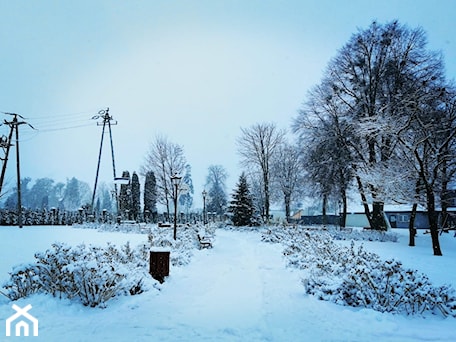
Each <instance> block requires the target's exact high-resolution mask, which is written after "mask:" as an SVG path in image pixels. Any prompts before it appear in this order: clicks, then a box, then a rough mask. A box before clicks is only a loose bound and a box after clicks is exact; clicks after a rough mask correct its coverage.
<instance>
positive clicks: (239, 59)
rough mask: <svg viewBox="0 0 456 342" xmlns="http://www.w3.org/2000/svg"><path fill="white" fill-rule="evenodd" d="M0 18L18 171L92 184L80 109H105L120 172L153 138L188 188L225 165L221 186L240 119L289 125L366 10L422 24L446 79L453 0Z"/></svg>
mask: <svg viewBox="0 0 456 342" xmlns="http://www.w3.org/2000/svg"><path fill="white" fill-rule="evenodd" d="M0 17H1V18H0V56H1V63H0V80H1V82H2V87H1V91H0V111H8V112H16V113H19V114H22V115H23V116H25V117H27V118H28V122H30V123H31V124H32V125H34V126H35V127H37V128H39V129H40V131H39V132H38V133H36V132H32V131H31V130H29V129H27V128H26V127H24V126H21V136H22V139H21V141H22V143H21V156H22V157H21V162H22V166H23V168H22V175H23V176H30V177H32V178H34V179H36V178H40V177H52V178H54V179H56V180H63V181H64V180H65V178H66V177H72V176H75V177H77V178H79V179H82V180H85V181H87V182H88V183H89V184H90V185H91V186H93V181H94V177H95V169H96V161H97V156H98V148H99V140H100V134H101V129H100V127H97V126H96V123H95V122H94V121H91V120H90V118H91V117H92V116H93V115H95V114H96V113H97V112H98V110H100V109H104V108H106V107H110V112H111V114H112V115H113V116H114V119H116V120H118V122H119V124H118V125H117V126H115V127H113V135H114V145H115V150H116V164H117V173H118V174H119V175H120V173H121V172H122V170H129V171H130V172H132V171H135V170H136V171H139V169H140V165H141V164H142V162H143V158H144V155H145V153H146V151H147V149H148V146H149V143H150V142H151V141H152V140H153V139H154V137H155V135H156V134H164V135H166V136H168V137H169V139H170V140H172V141H173V142H175V143H178V144H181V145H183V146H184V149H185V153H186V156H187V159H188V162H189V163H190V164H191V166H192V170H193V181H194V186H195V192H196V194H197V195H198V196H199V194H200V193H201V191H202V190H203V184H204V181H205V176H206V173H207V168H208V166H209V165H211V164H221V165H223V166H224V167H225V168H226V169H227V171H228V173H229V176H230V178H229V181H228V190H229V191H231V188H232V187H233V186H234V184H235V182H236V181H237V178H238V176H239V173H240V170H239V165H238V161H239V159H238V156H237V153H236V145H235V140H236V138H237V137H238V136H239V133H240V127H247V126H250V125H252V124H254V123H258V122H263V121H268V122H270V121H273V122H275V123H277V125H278V126H279V127H283V128H288V127H289V125H290V123H291V120H292V118H293V117H294V116H295V115H296V111H297V110H298V109H299V107H300V104H301V103H302V101H303V100H304V99H305V97H306V92H307V91H308V90H309V89H310V88H311V87H312V86H313V85H315V84H316V83H318V82H319V81H320V78H321V75H322V72H323V70H324V68H325V66H326V65H327V63H328V61H329V60H330V58H332V57H334V56H335V55H336V53H337V50H338V49H339V48H341V47H342V46H343V45H344V44H345V43H346V42H347V41H348V39H349V38H350V36H351V34H353V33H354V32H355V31H356V30H357V28H366V27H367V26H368V25H369V24H370V23H371V22H372V20H377V21H379V22H382V23H384V22H386V21H391V20H394V19H398V20H399V21H400V22H401V23H403V24H407V25H409V26H410V27H416V26H422V27H423V28H424V30H425V31H426V32H427V35H428V40H429V48H430V49H434V50H441V51H442V53H443V55H444V58H445V61H446V66H447V75H448V76H449V78H454V77H455V75H456V41H455V38H454V37H455V35H456V29H455V25H454V20H455V18H456V1H452V0H436V1H419V0H410V1H399V0H398V1H366V0H364V1H337V0H333V1H328V0H319V1H304V0H302V1H267V0H263V1H249V0H243V1H216V0H213V1H190V0H188V1H170V0H167V1H131V0H130V1H97V0H91V1H49V0H42V1H6V0H0ZM78 125H84V127H80V128H74V129H67V130H57V131H46V130H49V129H54V128H57V129H59V128H64V127H72V126H78ZM6 131H7V129H6V128H5V127H2V128H0V133H3V134H6ZM106 142H107V141H106ZM108 147H109V146H108V145H107V144H106V145H105V158H104V159H103V164H102V166H101V176H102V180H105V181H110V180H111V178H112V177H111V174H112V171H111V163H110V160H109V158H108V157H109V150H108ZM10 161H11V163H10V164H9V172H8V173H9V178H8V179H7V180H8V181H9V184H10V185H14V182H15V180H14V172H13V171H14V157H12V159H11V160H10ZM198 196H196V198H195V202H196V203H195V205H196V206H200V204H198V202H199V201H200V199H199V197H198Z"/></svg>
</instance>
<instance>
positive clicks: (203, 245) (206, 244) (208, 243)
mask: <svg viewBox="0 0 456 342" xmlns="http://www.w3.org/2000/svg"><path fill="white" fill-rule="evenodd" d="M197 236H198V241H199V244H200V249H202V248H212V242H211V240H209V239H208V238H205V237H201V236H200V235H199V234H198V235H197Z"/></svg>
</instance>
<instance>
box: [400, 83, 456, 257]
mask: <svg viewBox="0 0 456 342" xmlns="http://www.w3.org/2000/svg"><path fill="white" fill-rule="evenodd" d="M435 85H436V87H434V88H432V87H428V86H427V87H426V91H425V92H424V94H425V96H424V95H423V97H422V98H421V99H420V101H419V102H417V103H416V106H413V107H411V108H410V114H411V115H410V117H409V120H408V121H407V123H406V125H405V126H404V127H403V129H402V132H401V135H400V136H399V141H400V144H401V146H402V147H403V148H404V149H403V153H404V155H407V156H409V155H410V154H411V155H412V156H413V157H414V166H415V169H416V173H417V174H418V176H419V180H418V182H417V188H418V187H421V188H422V190H423V192H424V194H425V197H426V206H427V212H428V218H429V225H430V232H431V238H432V249H433V252H434V255H442V251H441V249H440V242H439V234H438V212H437V210H436V205H437V199H438V198H439V197H440V196H441V194H442V192H443V193H445V191H447V186H448V182H449V177H451V172H450V174H449V172H448V170H454V167H455V158H456V153H455V152H456V151H455V147H456V110H455V108H456V107H455V106H456V91H455V90H454V89H451V90H447V89H446V88H445V87H441V86H440V87H439V86H438V85H437V84H435ZM453 175H454V174H453Z"/></svg>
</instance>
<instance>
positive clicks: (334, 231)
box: [328, 227, 399, 242]
mask: <svg viewBox="0 0 456 342" xmlns="http://www.w3.org/2000/svg"><path fill="white" fill-rule="evenodd" d="M328 233H329V234H330V235H331V236H332V237H333V238H334V239H335V240H352V241H379V242H398V241H399V236H398V235H397V234H396V233H393V232H385V231H378V230H360V229H352V228H345V229H340V228H336V227H328Z"/></svg>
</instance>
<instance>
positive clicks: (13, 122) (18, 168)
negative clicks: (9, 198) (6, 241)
mask: <svg viewBox="0 0 456 342" xmlns="http://www.w3.org/2000/svg"><path fill="white" fill-rule="evenodd" d="M3 114H7V115H12V116H13V120H11V121H6V120H4V123H5V125H8V126H9V127H10V129H11V130H10V134H9V137H8V140H7V141H5V140H4V139H2V141H1V144H2V147H3V148H6V152H5V159H4V162H3V167H2V173H1V175H0V191H1V188H2V187H3V181H4V178H5V172H6V164H7V161H8V155H9V149H10V147H11V146H12V144H11V139H12V137H13V131H16V174H17V225H18V226H19V228H22V196H21V166H20V158H19V125H23V124H26V125H29V126H30V127H31V128H33V126H32V125H30V124H29V123H27V122H25V121H18V119H17V118H18V117H20V118H21V119H24V117H23V116H21V115H19V114H16V113H5V112H3ZM33 129H35V128H33ZM4 145H6V147H5V146H4Z"/></svg>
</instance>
